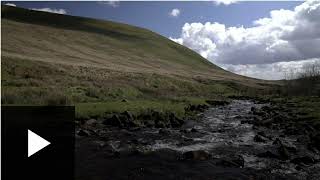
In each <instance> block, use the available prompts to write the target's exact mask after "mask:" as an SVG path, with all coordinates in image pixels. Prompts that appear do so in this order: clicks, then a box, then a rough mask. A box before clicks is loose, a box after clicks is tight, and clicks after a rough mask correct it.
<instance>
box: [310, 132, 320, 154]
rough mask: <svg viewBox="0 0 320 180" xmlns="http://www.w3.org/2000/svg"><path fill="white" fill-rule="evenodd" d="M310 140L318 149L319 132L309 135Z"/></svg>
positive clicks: (319, 142)
mask: <svg viewBox="0 0 320 180" xmlns="http://www.w3.org/2000/svg"><path fill="white" fill-rule="evenodd" d="M310 140H311V143H310V145H311V146H313V147H315V148H316V149H318V150H320V133H317V134H315V135H311V137H310Z"/></svg>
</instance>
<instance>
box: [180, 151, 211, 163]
mask: <svg viewBox="0 0 320 180" xmlns="http://www.w3.org/2000/svg"><path fill="white" fill-rule="evenodd" d="M182 157H183V159H185V160H200V161H203V160H208V159H210V158H211V155H210V154H209V153H208V152H207V151H204V150H197V151H188V152H185V153H183V155H182Z"/></svg>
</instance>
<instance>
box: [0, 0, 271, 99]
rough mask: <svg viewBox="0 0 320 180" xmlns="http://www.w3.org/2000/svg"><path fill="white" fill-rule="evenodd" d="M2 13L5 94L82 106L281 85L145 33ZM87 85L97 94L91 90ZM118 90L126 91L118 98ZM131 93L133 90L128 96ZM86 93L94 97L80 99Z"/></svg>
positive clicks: (119, 26)
mask: <svg viewBox="0 0 320 180" xmlns="http://www.w3.org/2000/svg"><path fill="white" fill-rule="evenodd" d="M1 8H2V22H1V26H2V29H1V30H2V40H1V45H2V50H1V57H2V88H3V90H4V93H12V91H11V90H9V89H15V91H19V92H16V93H17V94H19V93H22V92H20V91H22V89H23V88H25V89H28V90H25V91H26V92H29V91H31V89H32V91H36V92H37V93H40V91H44V92H45V93H44V94H46V93H49V92H50V91H51V90H49V89H50V88H53V89H57V91H61V92H62V93H63V94H67V95H68V96H70V98H71V99H73V101H80V102H82V101H91V100H93V99H95V100H98V99H108V98H111V97H112V98H119V97H122V95H123V94H125V95H123V96H124V97H127V98H131V97H136V98H138V97H140V96H145V95H148V96H154V95H155V94H156V95H157V96H158V95H159V96H169V94H170V95H171V94H173V95H175V96H200V95H201V96H207V95H212V94H214V93H220V94H223V93H227V92H236V91H237V90H239V89H242V90H247V89H249V88H254V89H257V90H264V89H266V88H268V87H269V85H274V84H275V82H273V81H263V80H258V79H253V78H248V77H244V76H240V75H236V74H233V73H230V72H228V71H225V70H223V69H222V68H220V67H218V66H216V65H214V64H212V63H210V62H209V61H207V60H206V59H204V58H203V57H201V56H200V55H199V54H197V53H195V52H194V51H192V50H190V49H188V48H186V47H184V46H181V45H179V44H177V43H175V42H173V41H171V40H169V39H167V38H165V37H163V36H161V35H159V34H156V33H154V32H152V31H149V30H147V29H143V28H139V27H134V26H131V25H127V24H121V23H115V22H111V21H103V20H96V19H90V18H83V17H75V16H69V15H60V14H53V13H47V12H39V11H33V10H27V9H22V8H17V7H9V6H4V5H2V6H1ZM26 79H27V80H28V81H26ZM24 81H25V82H24ZM18 86H19V87H23V88H16V87H18ZM88 87H91V90H90V91H96V90H98V92H88ZM79 89H80V90H79ZM115 89H121V92H119V93H118V94H117V93H115V94H113V93H114V91H115ZM127 89H130V90H129V91H130V92H122V91H126V90H127ZM78 91H79V92H78ZM106 91H108V93H106ZM109 91H110V92H109ZM26 92H24V93H26ZM37 93H36V94H37ZM86 93H87V94H86ZM90 93H93V94H95V93H96V95H92V94H91V95H90ZM110 93H111V94H113V95H110ZM130 93H131V94H130ZM40 94H41V93H40ZM83 94H85V95H83ZM88 94H89V95H88ZM101 94H103V95H101ZM3 95H4V94H3ZM83 96H85V97H86V98H87V96H88V98H87V99H86V98H85V99H81V98H82V97H83ZM90 96H92V97H90ZM102 96H103V97H102ZM118 96H119V97H118ZM12 101H15V100H12ZM18 102H19V100H18Z"/></svg>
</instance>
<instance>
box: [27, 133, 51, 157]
mask: <svg viewBox="0 0 320 180" xmlns="http://www.w3.org/2000/svg"><path fill="white" fill-rule="evenodd" d="M49 144H50V142H49V141H47V140H45V139H43V138H42V137H41V136H39V135H38V134H36V133H34V132H32V131H31V130H29V129H28V157H30V156H32V155H33V154H34V153H36V152H38V151H40V150H41V149H43V148H45V147H47V146H48V145H49Z"/></svg>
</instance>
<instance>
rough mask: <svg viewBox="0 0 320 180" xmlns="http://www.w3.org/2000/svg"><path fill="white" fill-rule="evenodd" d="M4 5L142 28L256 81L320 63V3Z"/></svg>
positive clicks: (17, 3)
mask: <svg viewBox="0 0 320 180" xmlns="http://www.w3.org/2000/svg"><path fill="white" fill-rule="evenodd" d="M2 3H3V4H9V5H13V6H18V7H23V8H28V9H34V10H41V11H48V12H52V13H60V14H68V15H74V16H84V17H91V18H97V19H104V20H111V21H116V22H122V23H126V24H131V25H134V26H139V27H144V28H147V29H150V30H152V31H154V32H157V33H159V34H161V35H163V36H165V37H167V38H169V39H171V40H173V41H175V42H177V43H180V44H182V45H184V46H186V47H188V48H190V49H192V50H194V51H196V52H197V53H199V54H200V55H202V56H203V57H205V58H206V59H208V60H209V61H211V62H212V63H214V64H217V65H219V66H221V67H223V68H225V69H227V70H229V71H232V72H234V73H237V74H241V75H246V76H250V77H255V78H261V79H283V78H284V74H285V72H286V71H289V70H290V71H291V70H292V69H293V70H296V71H299V69H301V68H302V67H303V66H305V65H306V64H308V63H312V62H319V61H320V1H306V2H301V1H300V2H299V1H298V2H297V1H283V2H276V1H269V2H267V1H265V2H262V1H259V2H243V1H241V2H238V1H236V0H227V1H224V2H222V1H221V0H219V1H215V2H212V1H206V2H196V1H194V2H124V1H122V2H119V1H103V2H102V1H100V2H9V1H6V2H2Z"/></svg>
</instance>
